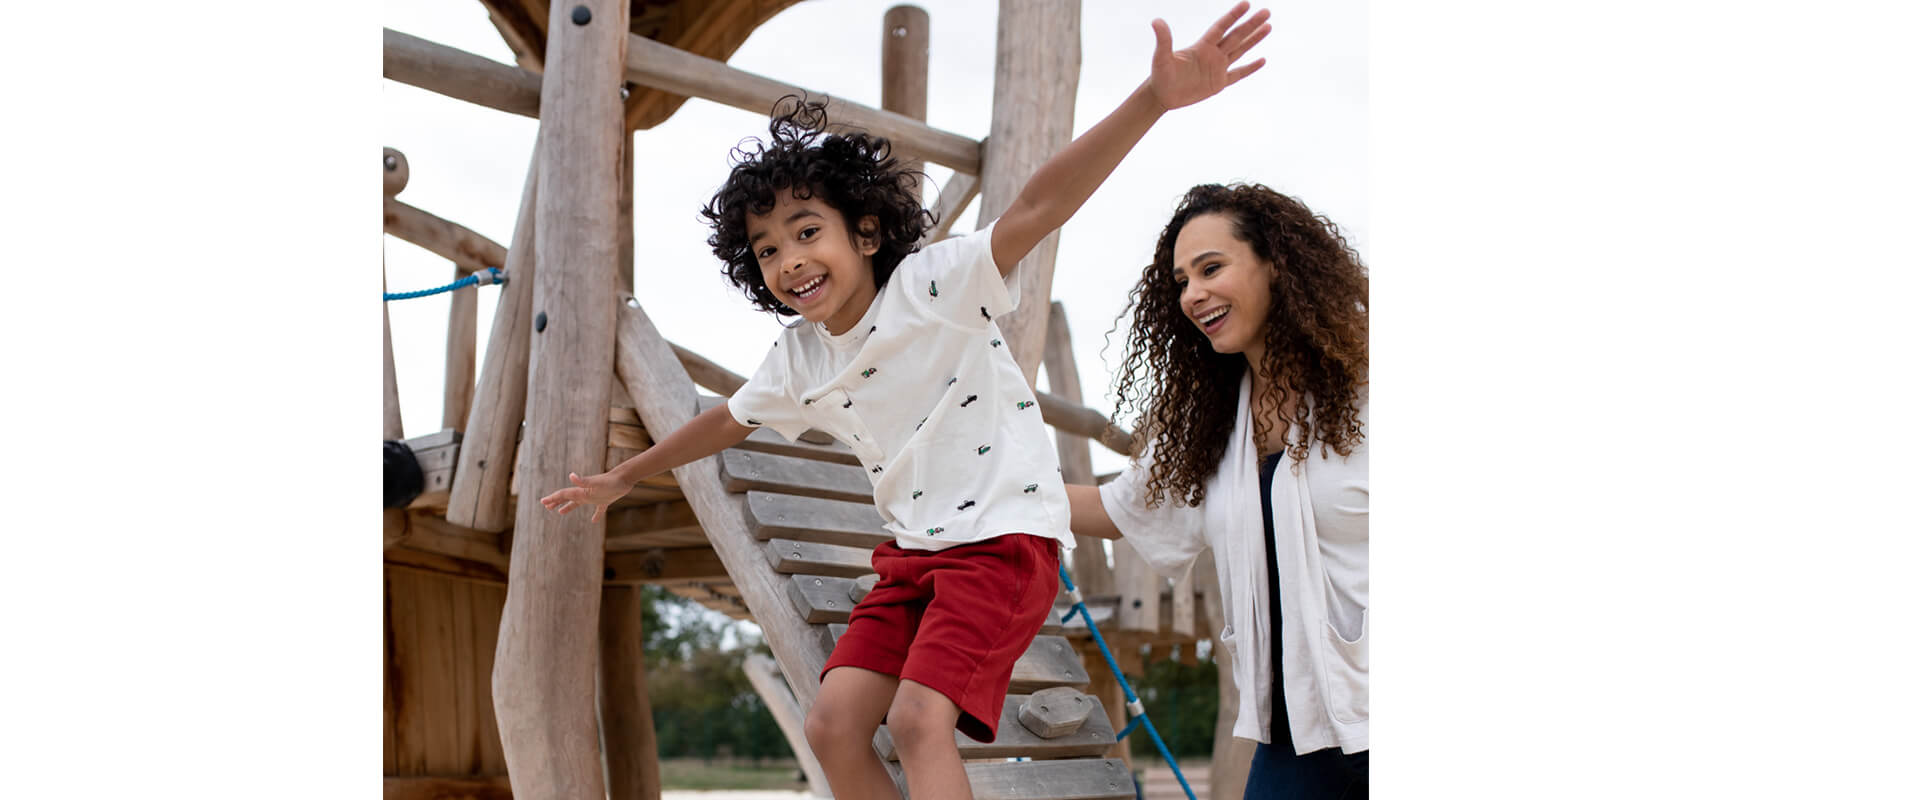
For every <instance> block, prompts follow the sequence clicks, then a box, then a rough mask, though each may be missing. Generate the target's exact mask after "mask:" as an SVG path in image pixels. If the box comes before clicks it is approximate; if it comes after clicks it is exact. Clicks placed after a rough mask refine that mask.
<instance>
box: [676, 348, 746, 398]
mask: <svg viewBox="0 0 1920 800" xmlns="http://www.w3.org/2000/svg"><path fill="white" fill-rule="evenodd" d="M668 346H669V347H672V348H673V355H674V357H676V358H678V359H680V366H681V367H682V368H684V369H686V371H687V375H688V376H689V377H691V378H692V379H693V382H694V384H695V385H697V386H699V387H700V388H702V389H706V390H707V391H710V392H717V393H719V394H723V395H732V394H733V393H734V392H737V391H740V387H742V386H745V385H746V384H747V379H746V376H743V375H740V374H739V373H736V372H734V371H732V370H729V369H727V368H726V367H723V366H720V365H719V364H717V363H714V362H713V361H712V360H710V359H708V358H707V357H706V356H703V355H700V354H699V353H695V352H693V351H692V350H688V349H687V348H684V347H681V346H680V345H677V344H673V343H671V342H669V343H668Z"/></svg>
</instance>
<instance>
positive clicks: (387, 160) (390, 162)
mask: <svg viewBox="0 0 1920 800" xmlns="http://www.w3.org/2000/svg"><path fill="white" fill-rule="evenodd" d="M381 161H382V163H384V164H386V165H387V171H388V172H392V171H394V170H396V169H399V168H400V159H397V158H394V157H393V156H385V157H383V158H382V159H381Z"/></svg>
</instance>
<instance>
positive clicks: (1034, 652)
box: [827, 624, 1106, 694]
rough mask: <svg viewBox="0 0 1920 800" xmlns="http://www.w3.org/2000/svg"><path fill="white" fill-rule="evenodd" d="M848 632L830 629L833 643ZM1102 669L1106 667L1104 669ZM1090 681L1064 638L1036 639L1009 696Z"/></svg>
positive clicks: (1083, 685) (1017, 667) (1015, 671)
mask: <svg viewBox="0 0 1920 800" xmlns="http://www.w3.org/2000/svg"><path fill="white" fill-rule="evenodd" d="M846 632H847V626H846V625H845V624H832V625H828V626H827V636H828V639H829V641H830V642H839V641H840V635H841V634H843V633H846ZM1101 668H1102V669H1105V668H1106V667H1105V666H1104V665H1102V667H1101ZM1089 682H1091V678H1089V677H1088V676H1087V668H1086V667H1085V666H1084V665H1082V664H1081V663H1080V656H1079V654H1078V653H1077V652H1076V651H1075V650H1074V649H1073V645H1072V644H1070V643H1068V642H1067V640H1066V638H1065V637H1062V636H1048V635H1041V636H1035V637H1033V643H1032V644H1029V645H1027V651H1026V652H1024V653H1021V654H1020V659H1019V660H1018V661H1015V662H1013V680H1012V681H1011V682H1009V683H1008V685H1007V692H1008V693H1010V694H1032V693H1034V692H1037V691H1040V690H1041V689H1048V688H1052V687H1055V686H1071V687H1073V688H1075V689H1085V688H1087V684H1088V683H1089Z"/></svg>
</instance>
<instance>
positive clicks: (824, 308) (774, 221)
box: [747, 190, 880, 335]
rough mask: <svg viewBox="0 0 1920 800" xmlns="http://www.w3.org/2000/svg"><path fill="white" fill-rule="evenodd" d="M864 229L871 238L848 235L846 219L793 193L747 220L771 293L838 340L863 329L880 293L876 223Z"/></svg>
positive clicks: (780, 195)
mask: <svg viewBox="0 0 1920 800" xmlns="http://www.w3.org/2000/svg"><path fill="white" fill-rule="evenodd" d="M859 224H861V225H862V226H864V228H863V230H864V231H866V235H861V233H860V232H857V231H852V230H848V227H847V222H846V219H845V218H844V217H843V216H842V215H841V214H840V212H839V211H838V210H837V209H835V208H834V207H833V206H831V205H829V204H828V203H827V202H826V201H825V200H823V199H821V197H820V196H819V194H818V193H815V195H814V196H813V197H809V198H806V199H804V200H803V199H799V198H796V197H794V196H793V192H791V191H788V190H781V191H778V192H776V193H775V201H774V204H773V210H771V211H768V212H767V213H765V214H754V213H751V212H749V213H748V214H747V243H748V247H750V248H752V250H753V258H754V261H755V262H756V263H758V264H759V265H760V277H761V279H762V280H764V281H766V284H767V289H768V290H770V291H772V292H773V296H774V298H775V299H778V300H779V301H780V302H782V303H785V304H787V307H788V308H791V309H793V310H795V311H798V312H800V316H802V317H805V318H806V320H807V321H808V322H817V323H822V324H824V325H825V326H826V328H827V331H828V332H829V333H832V334H834V335H839V334H843V333H846V332H847V331H848V330H849V329H851V328H852V327H853V326H854V324H855V323H858V322H859V321H860V318H861V317H863V316H865V315H866V313H867V308H868V307H869V306H871V305H873V298H874V296H875V295H877V294H878V293H879V292H878V289H877V288H876V286H875V284H874V280H873V254H874V253H877V252H879V250H880V241H879V239H878V238H876V237H875V236H874V235H873V234H872V231H873V227H874V220H873V218H872V217H867V218H865V219H862V220H860V223H859Z"/></svg>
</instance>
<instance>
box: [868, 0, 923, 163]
mask: <svg viewBox="0 0 1920 800" xmlns="http://www.w3.org/2000/svg"><path fill="white" fill-rule="evenodd" d="M927 39H928V34H927V10H926V9H924V8H920V7H918V6H908V5H899V6H894V7H892V8H889V9H887V12H886V14H885V15H883V16H882V17H881V18H880V107H881V108H882V109H884V110H887V111H891V112H893V113H895V114H900V115H902V116H905V117H907V118H909V119H914V120H919V121H921V122H926V121H927ZM923 166H925V164H924V163H922V162H921V161H920V160H919V159H911V158H910V159H903V160H902V161H901V163H900V167H901V169H903V170H908V171H911V172H919V171H920V169H921V168H922V167H923ZM913 180H914V184H913V196H914V197H915V198H918V197H920V194H921V191H920V190H921V186H920V181H919V178H918V176H915V177H914V179H913Z"/></svg>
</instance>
